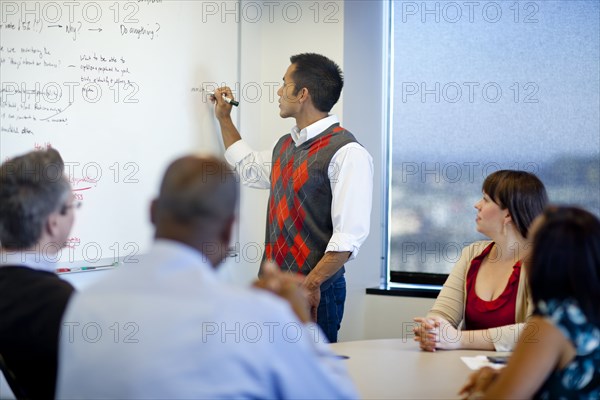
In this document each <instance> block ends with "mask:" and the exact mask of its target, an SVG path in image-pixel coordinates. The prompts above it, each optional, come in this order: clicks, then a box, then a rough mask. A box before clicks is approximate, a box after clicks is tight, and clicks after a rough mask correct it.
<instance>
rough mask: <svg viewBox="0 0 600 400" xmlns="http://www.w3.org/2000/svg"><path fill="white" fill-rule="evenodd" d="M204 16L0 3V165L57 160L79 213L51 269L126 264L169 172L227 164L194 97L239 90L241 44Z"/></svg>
mask: <svg viewBox="0 0 600 400" xmlns="http://www.w3.org/2000/svg"><path fill="white" fill-rule="evenodd" d="M207 4H208V3H207V2H202V1H153V0H144V1H114V2H111V1H96V2H92V1H87V2H86V1H84V2H20V1H19V2H16V1H15V2H9V1H5V0H2V1H0V12H1V15H0V84H1V86H0V90H1V103H0V134H1V135H0V158H1V160H2V162H4V161H6V160H8V159H10V158H11V157H14V156H15V155H18V154H22V153H25V152H28V151H31V150H34V149H40V148H45V147H48V146H51V147H54V148H56V149H57V150H59V151H60V153H61V154H62V156H63V159H64V160H65V164H66V173H67V175H68V177H69V179H70V181H71V184H72V187H73V193H74V195H75V196H76V198H77V199H78V200H81V201H82V203H83V204H82V208H81V209H80V210H78V211H77V216H76V222H75V226H74V228H73V231H72V234H71V237H70V239H69V243H68V244H67V247H65V249H63V251H62V252H61V254H59V255H58V256H57V260H56V261H60V262H62V263H68V262H78V261H79V262H80V261H82V260H83V261H85V262H86V263H92V264H93V263H97V262H105V260H107V259H116V258H123V257H129V258H128V260H129V261H133V260H132V259H131V257H133V258H135V256H136V255H138V254H141V253H143V252H145V251H146V249H147V248H148V246H149V245H150V243H151V239H152V232H153V228H152V226H151V224H150V220H149V211H148V210H149V203H150V200H151V199H152V198H153V197H154V196H155V195H156V194H157V191H158V186H159V183H160V179H161V177H162V174H163V172H164V170H165V168H166V167H167V165H168V164H169V163H170V161H172V160H173V159H174V158H176V157H178V156H180V155H183V154H186V153H191V152H193V153H216V154H222V144H221V138H220V134H219V131H218V125H217V123H216V120H215V118H214V111H213V107H212V105H211V104H210V101H208V100H207V98H206V96H204V95H202V93H201V92H199V91H198V88H200V87H202V86H204V87H207V88H208V89H214V88H215V87H217V86H220V85H222V84H228V85H230V86H232V87H233V86H234V85H235V83H234V82H238V81H239V73H240V71H239V62H238V60H239V57H238V53H239V34H238V24H237V22H236V19H235V18H228V19H223V18H216V17H213V18H208V17H207V15H205V13H206V10H207V7H206V6H207ZM210 4H213V5H214V4H215V3H214V2H211V3H210ZM203 13H204V14H203ZM235 117H236V115H234V118H235ZM126 261H127V260H126Z"/></svg>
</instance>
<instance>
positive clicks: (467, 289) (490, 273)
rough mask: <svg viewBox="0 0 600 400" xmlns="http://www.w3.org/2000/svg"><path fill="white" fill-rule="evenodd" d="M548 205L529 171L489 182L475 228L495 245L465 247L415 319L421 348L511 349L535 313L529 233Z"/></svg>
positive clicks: (498, 174)
mask: <svg viewBox="0 0 600 400" xmlns="http://www.w3.org/2000/svg"><path fill="white" fill-rule="evenodd" d="M547 202H548V195H547V194H546V189H545V188H544V184H543V183H542V182H541V181H540V180H539V179H538V178H537V177H536V176H535V175H533V174H531V173H529V172H524V171H512V170H502V171H497V172H494V173H492V174H490V175H489V176H488V177H487V178H486V179H485V181H484V182H483V198H482V199H481V200H479V201H478V202H477V203H476V204H475V208H476V209H477V219H476V224H477V231H479V232H480V233H482V234H484V235H485V236H487V237H489V238H490V239H491V241H479V242H475V243H473V244H471V245H469V246H467V247H465V248H464V249H463V251H462V254H461V256H460V259H459V260H458V262H457V263H456V265H455V266H454V268H453V269H452V271H451V272H450V275H449V276H448V279H447V280H446V283H444V287H443V288H442V290H441V292H440V294H439V296H438V298H437V299H436V301H435V303H434V305H433V308H432V309H431V310H430V311H429V313H428V314H427V317H418V318H415V321H416V322H417V323H418V324H417V326H416V327H415V328H414V333H415V341H418V342H420V346H421V349H423V350H426V351H435V350H436V349H461V348H462V349H484V350H494V349H495V350H497V351H507V350H511V349H512V348H513V346H514V344H515V343H516V341H517V338H518V335H519V331H520V329H521V328H522V323H524V322H525V320H526V319H527V318H528V317H529V316H530V315H531V313H532V311H533V304H532V303H531V301H530V296H529V288H528V285H527V280H526V274H525V273H524V272H523V270H524V269H525V268H526V266H525V262H524V261H525V260H526V258H527V256H528V253H529V252H530V248H531V246H530V242H529V241H528V240H527V232H528V229H529V226H530V225H531V222H532V221H533V220H534V218H535V217H536V216H538V215H539V214H541V212H542V210H543V209H544V207H545V206H546V204H547Z"/></svg>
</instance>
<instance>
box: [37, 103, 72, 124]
mask: <svg viewBox="0 0 600 400" xmlns="http://www.w3.org/2000/svg"><path fill="white" fill-rule="evenodd" d="M72 105H73V103H69V105H68V106H66V107H65V108H63V109H62V111H60V112H57V113H56V114H54V115H51V116H49V117H47V118H42V119H40V121H47V120H49V119H50V118H54V117H56V116H57V115H59V114H62V113H63V112H65V110H66V109H67V108H69V107H71V106H72Z"/></svg>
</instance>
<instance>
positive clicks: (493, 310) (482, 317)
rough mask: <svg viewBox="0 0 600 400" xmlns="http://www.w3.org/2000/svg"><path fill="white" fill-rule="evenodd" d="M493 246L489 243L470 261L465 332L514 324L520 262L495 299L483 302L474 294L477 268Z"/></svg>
mask: <svg viewBox="0 0 600 400" xmlns="http://www.w3.org/2000/svg"><path fill="white" fill-rule="evenodd" d="M493 246H494V243H490V245H489V246H487V247H486V248H485V249H484V250H483V251H482V252H481V254H480V255H478V256H477V257H475V258H474V259H473V261H471V268H469V272H468V273H467V306H466V309H465V329H467V330H476V329H488V328H496V327H498V326H504V325H511V324H514V323H515V310H516V308H517V290H518V288H519V276H520V275H521V261H517V263H516V264H515V265H514V266H513V273H512V274H511V275H510V278H508V283H507V284H506V287H505V288H504V291H503V292H502V294H501V295H500V296H499V297H498V298H497V299H494V300H492V301H485V300H482V299H480V298H479V296H477V293H475V281H476V280H477V274H478V273H479V267H481V262H482V261H483V259H484V258H485V256H486V255H488V254H489V252H490V251H491V250H492V247H493Z"/></svg>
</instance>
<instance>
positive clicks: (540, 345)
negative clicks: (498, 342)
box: [461, 207, 600, 399]
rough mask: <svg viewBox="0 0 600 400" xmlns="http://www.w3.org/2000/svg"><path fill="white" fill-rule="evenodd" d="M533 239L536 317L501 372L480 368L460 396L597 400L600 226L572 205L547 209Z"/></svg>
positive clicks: (599, 388)
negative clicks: (570, 206) (571, 206)
mask: <svg viewBox="0 0 600 400" xmlns="http://www.w3.org/2000/svg"><path fill="white" fill-rule="evenodd" d="M532 235H533V237H534V239H533V243H534V246H533V254H532V259H531V265H530V268H529V271H528V273H529V283H530V285H531V294H532V297H533V300H534V301H535V305H536V307H535V315H534V316H533V317H531V319H530V320H529V321H528V323H527V327H526V330H525V331H524V334H523V335H522V336H521V337H520V338H519V342H518V344H517V346H516V348H515V351H514V353H513V354H512V355H511V357H510V359H509V362H508V365H507V366H506V368H504V369H503V370H502V371H501V372H498V371H496V370H493V369H491V368H483V369H481V370H479V371H477V372H476V373H474V374H473V375H471V377H470V378H469V381H468V383H467V384H466V385H465V386H464V387H463V389H462V391H461V393H462V394H464V395H466V396H469V397H471V398H482V397H485V398H490V399H500V398H502V399H505V398H519V399H524V398H532V397H534V398H544V399H546V398H548V399H558V398H569V399H572V398H578V399H600V221H598V219H597V218H596V217H594V216H593V215H592V214H590V213H589V212H587V211H584V210H580V209H577V208H566V207H565V208H549V209H548V210H547V211H546V212H544V214H543V216H541V217H540V218H538V220H536V222H535V223H534V227H533V228H532ZM528 331H531V333H530V334H525V333H527V332H528Z"/></svg>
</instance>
